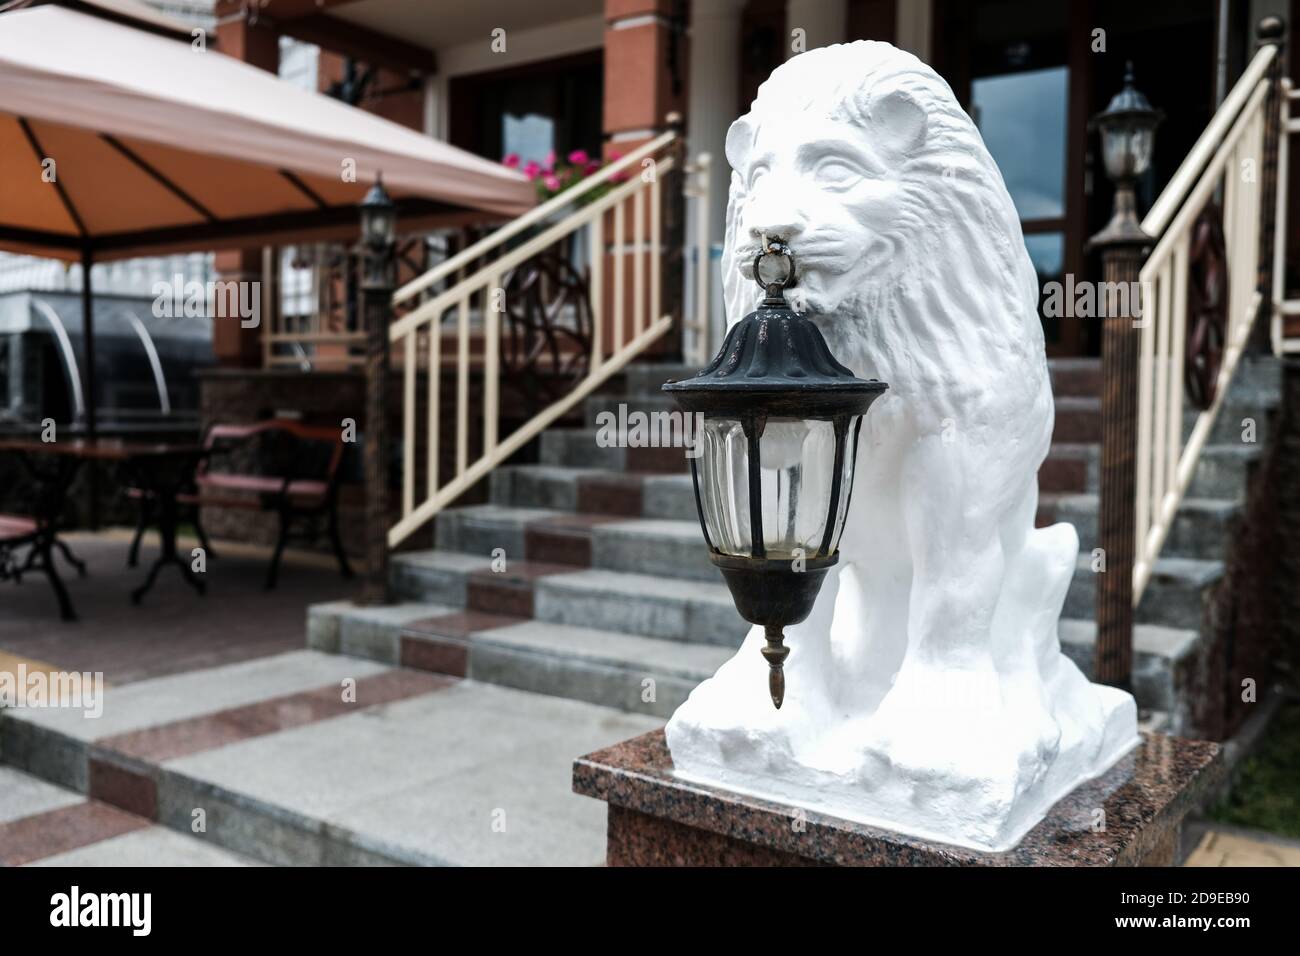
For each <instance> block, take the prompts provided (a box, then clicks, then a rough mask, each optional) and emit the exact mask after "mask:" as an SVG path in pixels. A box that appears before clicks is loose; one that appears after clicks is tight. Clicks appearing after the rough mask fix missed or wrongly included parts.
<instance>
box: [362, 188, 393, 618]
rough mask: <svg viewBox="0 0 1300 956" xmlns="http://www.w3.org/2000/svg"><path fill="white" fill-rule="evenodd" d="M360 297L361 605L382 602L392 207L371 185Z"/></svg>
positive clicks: (365, 208) (364, 227)
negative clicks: (363, 500) (363, 520)
mask: <svg viewBox="0 0 1300 956" xmlns="http://www.w3.org/2000/svg"><path fill="white" fill-rule="evenodd" d="M360 208H361V246H360V252H361V257H362V263H361V294H362V298H363V306H364V309H363V312H362V315H363V317H364V322H365V328H366V445H365V462H364V466H365V485H366V580H365V587H364V590H363V593H362V601H363V602H364V603H366V604H387V603H388V597H389V594H388V323H389V319H390V318H391V316H392V295H393V283H394V279H395V276H394V274H393V273H394V268H393V243H394V242H395V241H396V237H397V208H396V207H395V206H394V205H393V202H392V200H391V199H389V198H388V193H387V192H385V191H384V184H383V180H382V178H380V179H378V180H376V182H375V184H374V185H373V186H372V187H370V191H369V192H368V193H366V197H365V199H363V200H362V201H361V207H360Z"/></svg>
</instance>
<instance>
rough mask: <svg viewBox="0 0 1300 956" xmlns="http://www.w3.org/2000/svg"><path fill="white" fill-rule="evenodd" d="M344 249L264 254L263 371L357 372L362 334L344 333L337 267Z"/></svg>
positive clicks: (271, 250) (331, 247)
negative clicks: (336, 370)
mask: <svg viewBox="0 0 1300 956" xmlns="http://www.w3.org/2000/svg"><path fill="white" fill-rule="evenodd" d="M346 254H347V250H346V249H345V248H343V247H340V246H338V245H330V244H328V243H312V244H310V245H304V246H283V247H270V246H268V247H266V248H264V249H263V250H262V285H261V300H260V303H259V306H260V308H261V321H262V366H263V367H264V368H280V367H285V366H288V367H296V368H299V369H301V370H302V371H304V372H310V371H313V370H322V369H346V368H354V367H360V366H361V365H362V364H363V363H364V361H365V356H364V354H363V349H364V346H365V342H366V335H365V332H364V330H361V329H349V328H346V316H347V309H346V304H345V303H344V302H343V301H342V299H341V297H342V295H343V294H344V283H343V282H337V283H336V282H335V281H334V279H335V277H336V276H341V273H340V272H339V271H338V269H337V268H336V265H337V264H338V263H340V262H343V263H346V262H347V261H348V260H347V255H346Z"/></svg>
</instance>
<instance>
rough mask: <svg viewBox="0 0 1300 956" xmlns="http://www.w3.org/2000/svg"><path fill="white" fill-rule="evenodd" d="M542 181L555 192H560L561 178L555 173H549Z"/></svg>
mask: <svg viewBox="0 0 1300 956" xmlns="http://www.w3.org/2000/svg"><path fill="white" fill-rule="evenodd" d="M542 183H543V185H545V186H546V188H547V189H549V190H550V191H551V192H553V193H558V192H559V191H560V180H559V179H558V178H557V177H556V176H554V175H548V176H547V177H546V178H545V179H543V180H542Z"/></svg>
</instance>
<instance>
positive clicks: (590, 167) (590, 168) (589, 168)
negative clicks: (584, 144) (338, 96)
mask: <svg viewBox="0 0 1300 956" xmlns="http://www.w3.org/2000/svg"><path fill="white" fill-rule="evenodd" d="M599 169H600V160H598V159H593V160H592V161H591V162H589V163H588V164H587V165H586V167H584V168H583V170H582V172H583V175H584V176H590V175H591V174H592V173H594V172H597V171H598V170H599Z"/></svg>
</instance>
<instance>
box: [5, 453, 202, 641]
mask: <svg viewBox="0 0 1300 956" xmlns="http://www.w3.org/2000/svg"><path fill="white" fill-rule="evenodd" d="M6 452H7V453H10V454H13V455H16V456H17V457H18V459H19V460H20V461H21V462H22V465H23V468H24V469H25V470H26V471H27V473H28V474H29V475H30V476H31V477H32V479H33V480H34V481H35V482H36V486H37V495H36V508H35V510H36V514H35V516H34V517H35V519H36V523H37V528H38V531H37V537H36V541H35V543H34V544H33V545H32V551H31V553H30V554H29V556H28V559H27V562H26V566H25V568H24V569H29V568H31V567H34V566H35V565H34V563H33V562H34V561H35V560H36V558H37V557H42V560H43V561H44V567H43V568H42V570H44V571H45V573H46V575H47V576H48V577H49V579H50V584H51V586H52V587H53V588H54V593H55V596H56V597H57V598H58V601H59V610H60V612H61V614H62V615H63V619H64V620H68V621H75V620H76V619H77V615H76V612H75V611H74V610H73V608H72V602H71V600H69V598H68V594H67V591H66V589H65V588H64V586H63V582H62V581H61V580H60V579H59V576H58V571H57V570H56V569H55V567H54V562H53V556H52V552H53V549H54V548H58V549H59V550H60V551H61V552H62V553H63V554H64V556H65V557H67V558H68V560H69V561H70V562H72V563H73V565H74V566H75V567H76V568H77V570H78V571H79V572H80V573H81V574H83V575H84V574H85V565H84V564H82V563H81V562H80V561H78V560H77V559H76V558H75V557H74V556H73V555H72V553H71V551H70V550H69V549H68V546H67V544H66V543H65V542H63V541H62V540H61V539H60V538H59V536H58V530H59V517H60V515H61V514H62V512H63V506H64V503H65V502H66V501H67V496H68V489H69V488H70V487H71V486H72V482H73V479H75V478H76V476H77V472H78V471H79V470H80V468H81V466H82V464H84V463H85V462H117V463H120V464H122V465H123V466H124V467H125V468H126V469H127V470H128V471H129V472H130V473H131V475H132V480H133V481H134V482H136V484H137V485H138V486H139V487H140V488H141V489H143V490H144V491H145V492H146V493H147V494H150V495H152V496H153V498H154V501H155V506H156V508H157V515H158V532H159V537H160V538H161V546H162V547H161V551H160V553H159V555H158V558H157V559H156V560H155V561H154V563H153V565H152V566H151V567H150V568H149V573H148V575H147V576H146V577H145V580H144V582H143V583H142V584H141V585H140V586H139V587H138V588H136V589H135V590H134V591H132V592H131V602H132V603H133V604H139V603H140V601H141V599H142V598H143V597H144V595H145V594H146V593H147V592H148V591H149V589H150V588H152V587H153V584H154V581H155V580H156V579H157V577H158V572H159V571H161V570H162V569H163V568H164V567H166V566H167V565H169V564H174V565H176V566H177V567H178V568H180V570H181V575H182V577H184V579H185V580H186V581H188V582H189V583H190V584H191V585H192V586H193V587H194V588H195V590H197V591H198V592H199V593H200V594H202V593H204V590H205V589H204V584H203V582H202V581H201V580H199V578H198V577H197V576H196V575H195V574H194V572H193V571H192V570H191V569H190V566H189V564H188V563H187V562H186V561H184V560H183V559H181V558H180V556H178V555H177V553H176V525H177V507H176V496H177V495H178V494H179V493H180V492H181V490H182V488H183V487H184V486H185V485H186V484H187V483H188V482H189V481H190V480H191V479H192V478H193V475H194V468H195V466H196V465H197V463H198V461H199V459H201V458H202V457H203V455H204V454H206V451H205V449H204V448H203V446H202V445H200V444H197V443H174V442H131V441H123V440H121V439H105V438H97V439H84V438H79V439H74V440H71V441H54V442H44V441H39V440H37V439H33V438H0V454H2V453H6ZM42 461H48V462H49V463H50V464H38V462H42Z"/></svg>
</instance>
